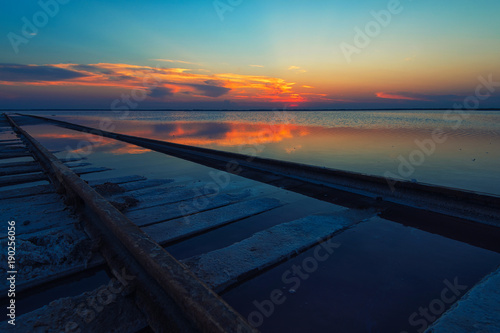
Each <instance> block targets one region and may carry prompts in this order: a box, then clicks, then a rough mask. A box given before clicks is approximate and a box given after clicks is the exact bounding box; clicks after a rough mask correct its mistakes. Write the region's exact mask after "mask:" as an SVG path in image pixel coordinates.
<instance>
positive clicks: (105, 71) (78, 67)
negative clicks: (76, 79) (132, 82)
mask: <svg viewBox="0 0 500 333" xmlns="http://www.w3.org/2000/svg"><path fill="white" fill-rule="evenodd" d="M71 68H73V69H75V70H77V71H87V72H91V73H100V74H108V75H111V74H114V72H113V71H111V70H109V69H105V68H100V67H97V66H93V65H75V66H71Z"/></svg>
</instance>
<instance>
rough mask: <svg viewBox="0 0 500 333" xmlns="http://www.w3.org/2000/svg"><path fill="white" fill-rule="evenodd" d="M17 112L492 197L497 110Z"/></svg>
mask: <svg viewBox="0 0 500 333" xmlns="http://www.w3.org/2000/svg"><path fill="white" fill-rule="evenodd" d="M23 113H31V114H35V113H36V114H39V115H44V116H50V117H52V116H54V117H55V118H56V119H61V120H66V121H70V122H74V123H78V124H83V125H88V126H92V127H97V128H102V129H105V130H112V131H114V132H119V133H125V134H129V135H136V136H142V137H148V138H153V139H159V140H164V141H170V142H175V143H181V144H186V145H194V146H202V147H208V148H213V149H219V150H226V151H233V152H239V153H243V154H249V155H256V156H261V157H269V158H275V159H282V160H289V161H295V162H300V163H307V164H313V165H318V166H325V167H330V168H335V169H341V170H349V171H355V172H361V173H367V174H372V175H379V176H390V177H393V178H401V179H407V180H413V181H417V182H423V183H430V184H437V185H444V186H449V187H456V188H462V189H468V190H473V191H479V192H486V193H492V194H497V195H500V171H499V170H500V111H471V112H468V113H466V112H458V111H453V112H448V113H446V112H445V111H345V112H339V111H332V112H299V111H294V112H292V111H274V112H272V111H270V112H248V111H246V112H224V111H130V112H128V113H127V112H125V111H120V112H110V111H78V112H76V111H43V112H35V111H32V112H23ZM76 135H81V134H77V133H76V132H75V136H76ZM100 145H101V146H100V147H99V149H101V150H103V151H104V150H108V151H109V152H112V153H114V154H123V153H135V154H141V153H143V152H145V151H146V150H144V149H142V148H137V147H134V146H130V145H125V144H124V145H121V146H117V145H116V143H113V142H111V141H107V140H103V141H102V142H101V144H100Z"/></svg>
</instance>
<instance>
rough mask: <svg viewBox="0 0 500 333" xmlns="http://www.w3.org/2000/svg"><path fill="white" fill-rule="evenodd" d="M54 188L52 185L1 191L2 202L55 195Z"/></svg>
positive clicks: (0, 198)
mask: <svg viewBox="0 0 500 333" xmlns="http://www.w3.org/2000/svg"><path fill="white" fill-rule="evenodd" d="M55 192H56V191H55V189H54V186H52V185H37V186H31V187H26V188H20V189H12V190H4V191H0V200H2V199H12V198H24V197H28V196H32V195H37V194H47V193H55Z"/></svg>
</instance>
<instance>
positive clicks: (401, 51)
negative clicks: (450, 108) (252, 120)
mask: <svg viewBox="0 0 500 333" xmlns="http://www.w3.org/2000/svg"><path fill="white" fill-rule="evenodd" d="M55 1H56V0H48V1H41V3H47V4H49V3H52V4H53V3H57V2H55ZM240 2H241V4H237V5H236V6H231V5H229V2H228V1H227V0H220V1H219V2H218V4H219V5H220V4H223V6H224V4H225V6H226V8H231V10H228V11H225V12H224V14H223V18H224V19H223V20H221V19H220V15H219V13H217V11H216V9H215V8H214V1H210V0H203V1H195V0H185V1H157V0H144V1H132V0H121V1H118V0H116V1H115V0H107V1H95V0H87V1H79V0H70V1H67V4H64V5H63V4H58V7H59V8H58V12H57V14H56V15H54V17H49V19H48V22H47V24H46V25H43V26H41V27H39V28H37V30H38V31H37V33H36V34H33V35H30V36H29V37H27V38H26V39H25V41H27V43H21V44H19V45H18V52H17V53H16V52H15V49H14V48H13V47H12V43H11V41H10V40H9V33H10V36H11V37H10V38H11V39H12V34H16V35H17V36H20V37H21V38H25V36H23V35H22V31H21V29H22V27H23V25H24V23H23V17H24V18H26V19H27V20H28V21H30V22H33V19H34V15H35V17H36V15H39V17H40V14H39V13H40V12H41V11H43V9H42V7H41V6H40V4H39V3H38V2H37V1H22V2H11V3H8V4H4V10H3V11H2V13H0V26H1V32H2V38H1V39H0V63H3V64H4V65H3V71H0V75H1V74H2V73H7V72H9V73H11V72H13V71H15V70H19V67H15V68H14V69H13V68H10V67H9V66H7V65H5V64H10V66H12V65H15V66H18V65H31V66H30V67H29V68H27V69H26V68H23V73H24V71H26V70H33V71H37V70H38V71H40V69H36V68H35V67H36V66H43V65H47V66H54V67H55V68H61V67H64V66H66V65H68V64H73V65H89V64H91V65H97V64H101V65H99V66H101V67H102V68H103V69H106V70H107V71H110V68H114V69H113V71H116V66H115V65H116V64H121V65H124V66H122V67H123V68H125V67H126V66H125V65H133V66H142V67H144V68H150V69H154V68H160V67H161V68H165V69H166V72H165V73H163V74H165V75H166V74H167V73H170V72H169V70H173V69H183V70H184V72H183V73H184V74H183V75H182V76H183V77H176V78H174V79H172V80H170V79H165V80H164V82H163V81H162V83H161V87H160V88H162V89H163V88H164V89H168V90H169V91H171V92H172V93H171V94H166V95H164V96H163V98H158V96H159V95H161V94H157V93H156V94H155V93H151V94H149V96H151V97H150V98H147V99H145V100H143V101H141V107H143V108H148V107H155V108H156V107H159V108H162V107H165V108H194V107H196V108H203V107H207V108H217V107H220V105H227V104H228V103H230V105H232V106H233V107H238V108H250V107H274V106H275V105H276V104H287V105H291V106H293V105H295V107H332V108H334V107H340V108H345V107H354V108H356V107H371V106H370V105H373V107H447V105H450V104H452V103H453V102H454V101H456V100H460V99H463V98H464V97H465V96H467V95H468V94H470V93H471V92H474V89H475V87H476V85H477V79H478V77H479V76H487V75H490V74H492V75H494V76H495V77H498V80H499V81H500V66H499V61H498V59H499V58H500V57H499V56H500V43H499V42H500V20H498V13H500V2H498V1H493V0H486V1H477V2H474V1H467V0H457V1H454V2H446V3H444V2H437V1H429V0H413V1H410V0H406V1H401V2H400V5H399V7H398V8H401V12H400V13H398V14H393V15H391V19H390V23H389V24H388V25H387V26H380V32H379V33H377V34H376V35H375V36H373V37H371V38H370V44H369V45H368V46H366V47H363V48H359V47H357V49H358V51H359V52H357V53H352V54H351V55H350V57H347V56H346V54H345V51H343V49H342V48H341V45H343V43H344V45H346V44H349V45H352V46H354V47H356V44H355V39H354V38H355V35H356V32H355V28H356V27H358V28H360V29H361V30H363V31H364V29H365V27H366V25H367V24H368V23H369V22H373V21H374V18H373V16H372V12H380V11H385V10H387V8H388V4H389V3H390V1H377V0H366V1H351V2H345V1H327V0H317V1H314V2H313V1H299V0H287V1H286V0H274V1H263V0H253V1H249V0H243V1H240ZM232 3H233V4H234V3H238V1H233V2H232ZM52 8H54V7H52ZM41 15H42V16H43V15H44V14H41ZM348 58H349V59H348ZM158 59H162V60H158ZM165 60H170V61H165ZM173 61H177V62H173ZM16 68H17V69H16ZM42 69H43V68H42ZM46 69H47V68H45V67H44V70H46ZM64 70H67V71H75V68H74V67H67V66H66V67H65V68H64ZM141 70H142V69H141ZM76 71H77V72H78V70H76ZM79 73H80V74H82V75H85V76H86V77H87V78H86V79H85V80H84V82H83V83H82V82H81V80H80V79H77V80H75V79H63V80H61V81H60V82H57V84H56V83H55V82H54V81H53V80H52V81H44V78H40V77H36V80H34V81H30V80H29V79H27V80H26V81H20V80H18V79H16V81H15V82H16V83H15V84H13V83H12V82H13V81H12V80H11V81H3V80H2V77H1V76H0V102H1V103H2V104H3V105H4V106H5V107H7V108H11V107H12V108H14V107H20V108H22V107H33V105H40V107H71V101H78V102H79V103H78V104H79V105H87V106H88V107H107V105H108V104H109V101H110V100H111V101H112V100H113V98H114V97H115V96H116V95H117V93H118V95H120V94H121V93H127V91H129V90H130V89H142V90H144V91H146V90H147V89H146V88H145V87H143V86H141V85H140V84H139V85H137V86H135V87H134V83H133V82H123V81H124V80H122V82H120V83H116V84H114V85H113V84H112V82H111V81H113V79H110V78H109V77H106V76H104V77H103V76H96V77H92V78H91V77H90V75H89V73H88V72H79ZM123 74H124V71H123V70H120V71H116V73H114V74H113V75H114V76H113V78H116V76H117V75H121V77H124V75H123ZM109 75H111V74H109ZM127 75H128V76H133V77H135V78H136V80H135V81H136V82H135V84H137V82H139V81H140V80H139V78H140V75H141V74H140V73H137V72H130V71H129V72H127ZM137 75H139V76H138V77H136V76H137ZM96 80H102V81H101V82H97V81H96ZM90 81H91V82H90ZM207 81H209V82H210V83H206V82H207ZM92 82H95V84H92ZM103 82H107V83H106V84H104V83H103ZM44 83H46V84H45V85H44ZM199 84H207V85H215V86H220V87H226V88H227V89H228V90H227V93H226V94H223V95H220V96H217V97H215V96H213V94H212V96H206V94H205V93H204V92H206V89H205V90H204V89H201V90H200V89H198V88H199ZM197 85H198V86H197ZM196 87H198V88H196ZM266 87H268V88H269V89H267V88H266ZM202 88H203V87H202ZM207 89H214V88H207ZM215 89H216V88H215ZM266 89H267V90H266ZM2 91H3V93H2ZM96 91H97V93H96ZM159 91H162V90H161V89H160V90H159ZM146 92H147V91H146ZM62 95H64V96H62ZM494 95H495V96H492V97H491V98H490V99H488V100H486V101H484V102H483V103H482V105H481V106H482V107H493V106H498V107H500V105H499V104H498V102H499V99H498V98H497V97H496V94H494ZM48 96H50V98H49V97H48ZM68 96H69V97H68ZM155 96H156V97H155ZM380 96H385V98H381V97H380ZM388 96H389V97H391V98H386V97H388ZM398 96H399V97H403V98H400V99H398V98H395V97H398ZM409 96H411V98H410V97H409ZM66 97H67V99H68V100H65V98H66ZM75 107H76V105H75Z"/></svg>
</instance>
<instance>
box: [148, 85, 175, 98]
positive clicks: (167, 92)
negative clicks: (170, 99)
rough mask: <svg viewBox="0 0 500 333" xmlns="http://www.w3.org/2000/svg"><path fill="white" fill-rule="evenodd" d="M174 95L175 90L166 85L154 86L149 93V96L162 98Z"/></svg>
mask: <svg viewBox="0 0 500 333" xmlns="http://www.w3.org/2000/svg"><path fill="white" fill-rule="evenodd" d="M173 95H174V92H173V90H172V89H170V88H166V87H158V88H154V89H151V90H150V91H149V93H148V96H149V97H153V98H162V97H165V96H173Z"/></svg>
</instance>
